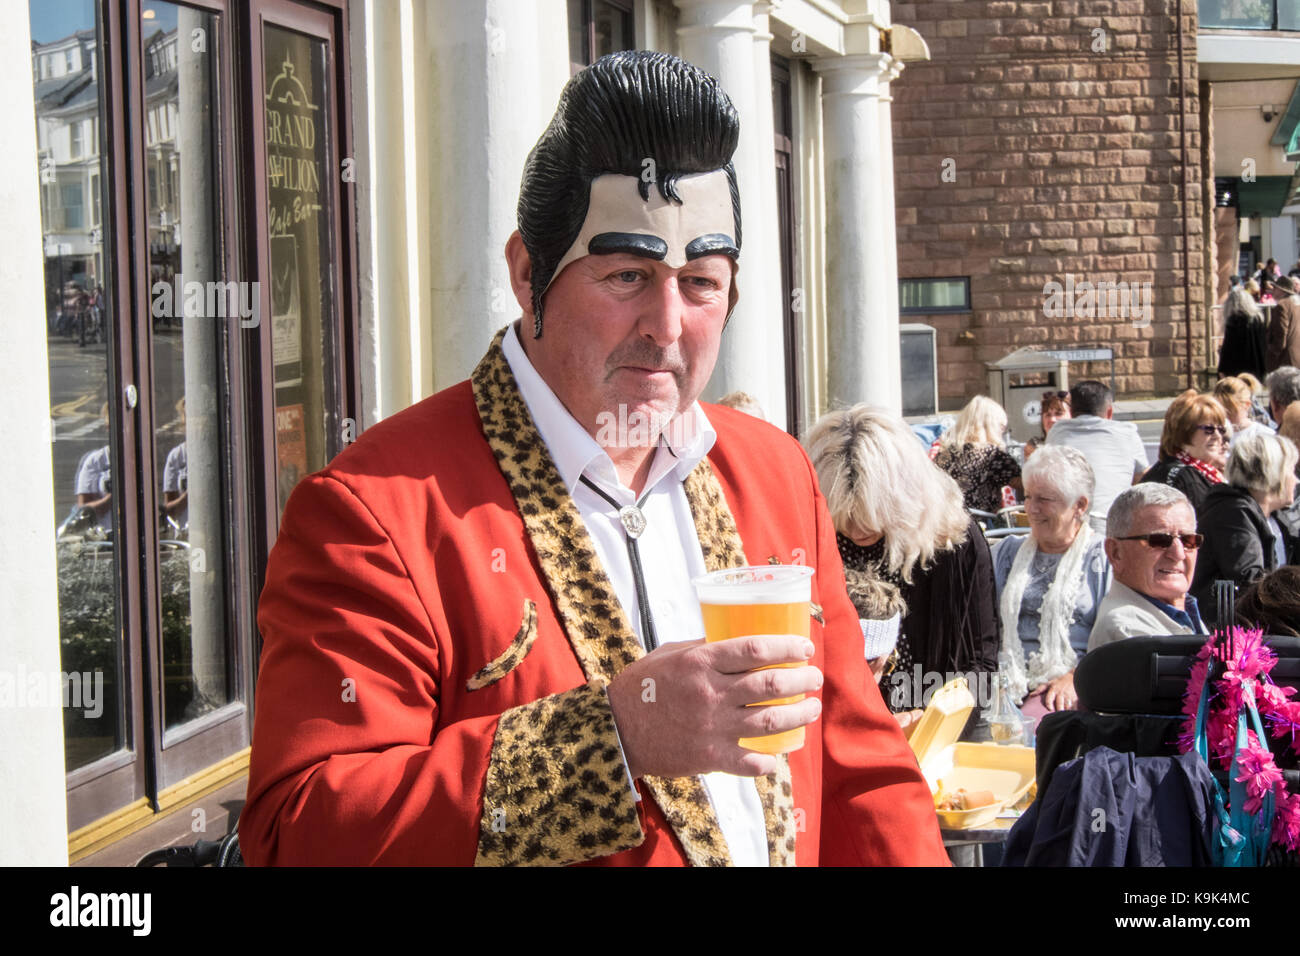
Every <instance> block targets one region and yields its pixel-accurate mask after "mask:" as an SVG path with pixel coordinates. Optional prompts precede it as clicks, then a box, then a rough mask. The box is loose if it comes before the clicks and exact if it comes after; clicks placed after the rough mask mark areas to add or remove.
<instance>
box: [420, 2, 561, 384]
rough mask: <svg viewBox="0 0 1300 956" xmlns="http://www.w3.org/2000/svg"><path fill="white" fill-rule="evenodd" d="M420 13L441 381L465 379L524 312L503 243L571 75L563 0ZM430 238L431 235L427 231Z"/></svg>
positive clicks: (423, 137)
mask: <svg viewBox="0 0 1300 956" xmlns="http://www.w3.org/2000/svg"><path fill="white" fill-rule="evenodd" d="M413 12H414V18H415V23H416V26H417V28H418V30H419V34H418V36H417V39H416V41H415V43H416V48H417V51H418V52H417V53H416V61H415V68H416V73H415V82H416V84H417V87H418V88H419V89H420V90H421V91H422V92H421V94H420V96H422V97H423V102H422V101H421V99H420V98H417V100H416V108H417V112H416V122H417V123H419V124H422V125H421V126H420V128H419V129H418V131H417V132H418V136H419V139H418V140H417V143H416V148H415V149H414V151H413V154H412V157H413V158H412V159H411V160H408V161H411V162H415V163H417V164H418V168H419V169H421V170H423V171H425V172H424V174H425V175H429V176H430V178H431V185H430V194H427V195H423V196H421V197H419V198H420V201H421V202H422V203H426V204H427V205H426V207H425V208H426V209H428V210H429V214H430V224H429V230H428V241H427V244H425V243H424V242H421V245H420V247H419V254H420V256H421V257H422V259H423V262H424V263H427V264H428V287H427V290H425V289H421V290H420V292H421V294H423V293H424V292H425V291H427V294H428V300H429V310H430V315H431V317H432V331H433V334H432V337H431V342H430V346H431V348H432V351H433V355H432V362H433V387H434V389H441V388H446V387H447V386H448V385H452V384H454V383H456V382H458V381H460V380H461V379H463V378H465V377H466V376H467V375H469V373H470V372H471V371H473V369H474V366H475V365H476V364H477V363H478V361H479V359H480V358H482V356H483V352H484V351H485V350H486V348H487V345H488V342H489V341H490V340H491V338H492V334H493V333H494V332H495V331H496V330H497V329H499V328H500V327H501V326H503V325H505V324H506V323H508V322H511V321H513V320H514V319H516V318H518V316H519V307H518V305H517V303H516V302H515V299H514V296H513V294H512V293H511V291H510V280H509V274H508V272H507V270H506V260H505V244H506V240H507V239H508V238H509V237H510V233H511V232H513V231H514V230H515V228H516V218H517V217H516V212H515V208H516V204H517V202H518V199H519V179H520V176H521V175H522V173H523V168H524V160H525V158H527V156H528V151H529V150H531V149H532V148H533V145H534V144H535V143H536V142H537V139H538V137H539V136H541V134H542V131H543V130H544V129H545V128H546V124H547V123H548V122H550V118H551V115H552V114H553V113H554V112H555V106H556V103H557V102H558V101H559V96H560V90H561V89H563V87H564V84H565V83H566V82H567V81H568V78H569V66H568V64H569V57H568V26H567V24H568V13H567V6H566V4H565V2H564V0H437V2H432V3H429V4H427V5H426V4H424V3H417V4H415V6H414V11H413ZM420 238H421V240H423V238H424V237H420Z"/></svg>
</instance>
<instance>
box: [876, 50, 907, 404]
mask: <svg viewBox="0 0 1300 956" xmlns="http://www.w3.org/2000/svg"><path fill="white" fill-rule="evenodd" d="M902 72H903V64H902V63H900V62H899V61H898V60H891V61H890V63H889V71H888V72H887V73H885V74H884V75H883V76H881V77H880V79H879V81H878V83H879V86H880V106H879V109H878V113H879V118H880V186H881V189H882V190H883V191H884V193H883V195H882V197H881V204H882V206H883V209H884V213H883V214H884V219H882V220H881V225H882V226H884V228H885V237H884V239H885V256H884V261H883V266H884V269H885V275H884V277H883V278H882V280H881V281H882V283H883V290H884V293H885V305H884V309H885V319H886V321H887V322H890V323H892V325H893V328H894V335H895V337H897V336H898V334H899V333H898V325H899V315H898V208H897V204H896V203H895V201H894V126H893V123H894V119H893V102H894V98H893V96H892V95H891V93H890V84H891V83H892V82H893V81H894V80H896V79H898V77H899V75H900V74H901V73H902ZM890 354H891V355H892V356H893V359H894V361H893V362H892V363H891V364H890V366H889V372H890V373H891V374H890V377H889V385H888V394H891V395H897V396H898V407H899V410H900V411H901V409H902V403H903V379H902V364H903V357H902V351H901V344H900V347H899V348H895V349H894V351H893V352H892V353H890ZM886 357H887V356H886Z"/></svg>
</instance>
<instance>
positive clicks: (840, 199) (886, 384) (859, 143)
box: [813, 53, 902, 413]
mask: <svg viewBox="0 0 1300 956" xmlns="http://www.w3.org/2000/svg"><path fill="white" fill-rule="evenodd" d="M891 62H892V60H891V58H890V57H889V56H888V55H887V54H883V53H863V54H855V55H850V56H837V57H826V58H822V59H818V60H815V61H813V68H814V69H815V70H817V72H818V73H820V74H821V77H822V127H823V130H824V133H823V138H824V144H823V147H824V151H825V175H826V324H827V399H828V402H829V406H830V407H834V406H836V405H839V404H852V403H856V402H868V403H870V404H872V405H879V406H882V407H884V408H887V409H890V410H891V411H893V412H895V413H900V412H901V410H902V395H901V390H900V386H899V373H898V366H899V337H898V313H897V308H896V306H895V308H894V310H893V311H892V312H891V311H890V309H891V306H890V302H891V301H893V302H895V303H896V302H897V279H896V278H891V277H896V276H897V263H896V262H895V261H894V257H895V256H896V252H895V246H894V244H893V242H891V241H890V239H889V235H890V233H891V232H892V230H893V224H894V206H893V202H892V201H891V194H892V192H893V190H892V187H891V188H890V189H888V190H886V188H885V177H886V175H887V174H890V175H891V176H892V172H891V168H892V163H891V162H890V160H889V159H888V158H887V157H886V155H885V154H886V150H887V149H888V148H889V146H890V141H889V140H882V125H881V116H880V112H881V110H880V92H881V80H882V79H883V78H884V77H886V76H887V75H888V70H889V66H890V63H891ZM891 288H892V289H893V290H894V291H893V296H894V298H893V299H892V300H891V298H890V295H891Z"/></svg>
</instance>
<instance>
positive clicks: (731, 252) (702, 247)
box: [686, 232, 740, 261]
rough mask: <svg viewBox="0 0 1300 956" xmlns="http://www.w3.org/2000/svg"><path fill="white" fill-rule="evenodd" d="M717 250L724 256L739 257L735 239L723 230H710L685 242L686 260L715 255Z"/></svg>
mask: <svg viewBox="0 0 1300 956" xmlns="http://www.w3.org/2000/svg"><path fill="white" fill-rule="evenodd" d="M719 252H720V253H722V254H723V255H724V256H731V258H733V259H739V258H740V250H739V249H737V248H736V240H734V239H732V238H731V237H730V236H728V235H727V234H726V233H723V232H711V233H709V234H708V235H707V236H700V237H699V238H698V239H692V240H691V241H690V242H688V243H687V244H686V259H687V261H689V260H691V259H699V258H701V257H702V256H712V255H716V254H717V253H719Z"/></svg>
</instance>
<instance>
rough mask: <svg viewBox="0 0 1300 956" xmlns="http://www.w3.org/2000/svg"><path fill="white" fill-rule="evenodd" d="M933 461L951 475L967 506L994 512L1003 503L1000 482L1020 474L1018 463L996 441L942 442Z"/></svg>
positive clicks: (1017, 476)
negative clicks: (955, 444)
mask: <svg viewBox="0 0 1300 956" xmlns="http://www.w3.org/2000/svg"><path fill="white" fill-rule="evenodd" d="M934 463H935V464H936V465H938V466H939V467H940V468H942V469H943V470H944V471H946V472H947V473H948V474H950V475H951V476H952V477H953V480H955V481H956V482H957V484H958V486H960V487H961V491H962V494H963V495H964V496H965V498H966V507H967V508H978V509H979V510H980V511H992V512H996V511H997V510H998V509H999V508H1001V507H1002V486H1003V485H1005V484H1009V483H1010V482H1011V480H1012V479H1013V478H1019V477H1020V465H1019V463H1017V461H1016V460H1015V459H1014V458H1012V457H1011V455H1009V454H1008V453H1007V451H1006V449H1003V448H999V447H998V446H997V445H970V444H966V445H962V446H961V447H960V448H957V449H954V448H952V447H950V446H945V447H943V448H942V449H940V451H939V456H938V457H937V458H935V460H934Z"/></svg>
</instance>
